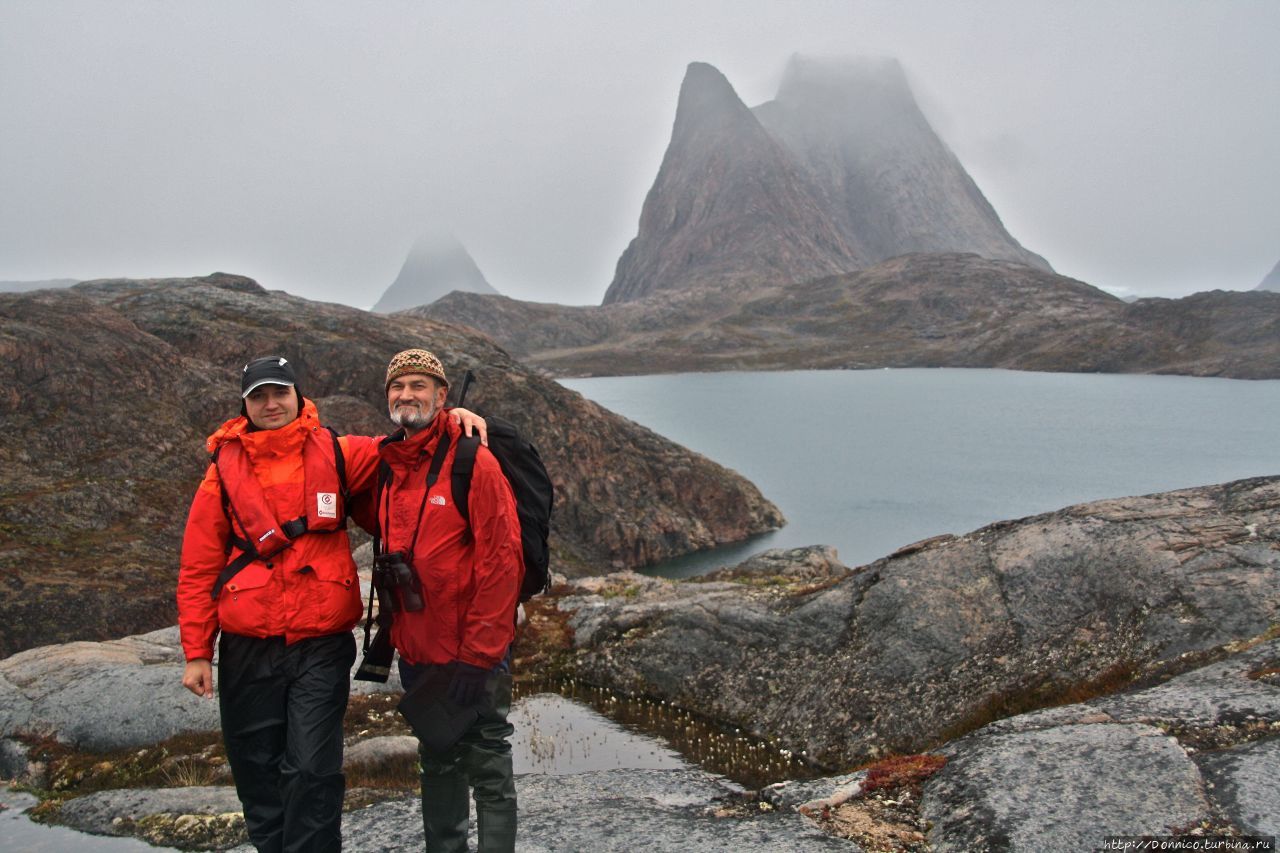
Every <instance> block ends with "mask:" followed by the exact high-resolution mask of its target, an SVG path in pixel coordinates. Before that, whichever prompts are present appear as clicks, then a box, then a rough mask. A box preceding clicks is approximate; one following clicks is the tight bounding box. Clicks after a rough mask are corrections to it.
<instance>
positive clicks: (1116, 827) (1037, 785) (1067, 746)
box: [921, 723, 1211, 853]
mask: <svg viewBox="0 0 1280 853" xmlns="http://www.w3.org/2000/svg"><path fill="white" fill-rule="evenodd" d="M942 752H943V753H944V754H946V755H947V756H948V758H949V761H948V763H947V766H946V767H944V768H943V769H942V771H941V772H939V773H938V775H937V776H935V777H934V778H933V779H932V780H930V782H929V783H928V784H927V785H926V786H925V791H924V798H923V801H922V803H921V808H922V810H923V813H924V816H925V817H926V818H927V819H928V820H930V821H931V822H932V823H933V828H932V829H931V830H930V831H929V843H930V844H931V845H932V846H933V849H934V850H935V851H937V853H944V851H957V853H970V851H975V850H1009V851H1036V853H1044V851H1059V850H1060V851H1064V853H1065V851H1080V850H1092V849H1094V848H1097V847H1099V846H1101V844H1102V840H1103V838H1104V836H1107V835H1144V834H1149V835H1168V834H1171V833H1172V831H1173V830H1175V829H1177V828H1181V827H1186V826H1189V825H1191V824H1193V823H1196V822H1198V821H1201V820H1204V819H1207V818H1209V817H1210V816H1211V815H1210V807H1209V803H1208V802H1207V801H1206V799H1205V797H1204V793H1203V789H1202V783H1201V777H1200V772H1199V770H1198V769H1197V768H1196V766H1195V764H1194V763H1193V762H1192V761H1191V760H1190V759H1189V758H1188V757H1187V754H1186V753H1185V752H1184V751H1183V749H1182V747H1180V746H1179V745H1178V744H1177V743H1176V742H1175V741H1174V740H1173V739H1172V738H1170V737H1168V736H1167V735H1165V734H1164V733H1163V732H1161V731H1160V730H1159V729H1156V728H1154V727H1151V726H1146V725H1115V724H1106V723H1098V724H1084V725H1076V726H1061V727H1057V728H1051V729H1045V730H1042V731H1028V732H1017V733H1012V734H998V735H990V736H984V735H982V734H981V733H979V734H978V735H975V736H971V737H969V738H965V739H964V740H961V741H958V742H956V743H954V744H951V745H949V746H947V747H945V748H944V749H943V750H942Z"/></svg>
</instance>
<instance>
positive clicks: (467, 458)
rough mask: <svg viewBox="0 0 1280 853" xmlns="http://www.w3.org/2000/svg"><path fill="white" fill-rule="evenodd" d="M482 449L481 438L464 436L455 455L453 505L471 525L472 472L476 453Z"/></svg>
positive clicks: (452, 480) (452, 482)
mask: <svg viewBox="0 0 1280 853" xmlns="http://www.w3.org/2000/svg"><path fill="white" fill-rule="evenodd" d="M479 448H480V436H478V435H472V436H469V437H468V436H465V435H464V436H463V437H462V438H460V439H458V450H457V452H456V453H454V455H453V474H452V478H451V483H450V485H451V487H452V489H453V505H454V506H455V507H456V508H457V510H458V512H459V514H461V515H462V520H463V521H465V522H466V523H467V524H470V523H471V508H470V507H469V506H468V504H467V502H468V500H469V499H470V496H471V472H472V471H473V470H475V467H476V451H477V450H478V449H479Z"/></svg>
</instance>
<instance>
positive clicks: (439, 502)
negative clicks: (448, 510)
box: [427, 495, 449, 506]
mask: <svg viewBox="0 0 1280 853" xmlns="http://www.w3.org/2000/svg"><path fill="white" fill-rule="evenodd" d="M427 500H429V501H431V503H433V504H435V505H436V506H445V505H446V504H448V503H449V502H448V501H446V500H445V499H444V495H432V496H431V497H430V498H428V499H427Z"/></svg>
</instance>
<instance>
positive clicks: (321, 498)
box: [316, 492, 338, 518]
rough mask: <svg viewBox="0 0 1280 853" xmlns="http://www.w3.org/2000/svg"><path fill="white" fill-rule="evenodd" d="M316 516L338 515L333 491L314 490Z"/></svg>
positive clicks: (332, 516)
mask: <svg viewBox="0 0 1280 853" xmlns="http://www.w3.org/2000/svg"><path fill="white" fill-rule="evenodd" d="M316 517H317V518H337V517H338V496H337V495H336V494H334V493H333V492H316Z"/></svg>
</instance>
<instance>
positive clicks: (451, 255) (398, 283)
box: [373, 234, 498, 314]
mask: <svg viewBox="0 0 1280 853" xmlns="http://www.w3.org/2000/svg"><path fill="white" fill-rule="evenodd" d="M455 290H461V291H463V292H464V293H490V294H494V295H497V293H498V291H496V290H494V289H493V287H492V286H491V285H490V284H489V282H488V281H487V280H486V279H485V277H484V273H482V272H480V268H479V267H478V266H476V262H475V261H474V260H472V258H471V255H470V254H468V253H467V250H466V248H464V247H463V245H462V244H461V243H459V242H458V240H457V239H456V238H454V237H451V236H443V235H437V234H432V235H426V236H423V237H419V238H418V240H417V242H415V243H414V244H413V248H412V249H410V250H409V256H408V257H407V258H405V261H404V265H403V266H402V267H400V274H399V275H398V276H396V280H395V281H393V282H392V283H391V286H390V287H388V288H387V290H386V292H385V293H383V294H382V298H381V299H379V300H378V302H377V304H376V305H374V306H373V310H374V311H376V312H378V313H380V314H389V313H391V312H392V311H402V310H404V309H405V308H413V307H416V306H418V305H429V304H430V303H432V302H435V301H436V300H437V299H439V298H440V297H441V296H444V295H445V294H446V293H451V292H452V291H455Z"/></svg>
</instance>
